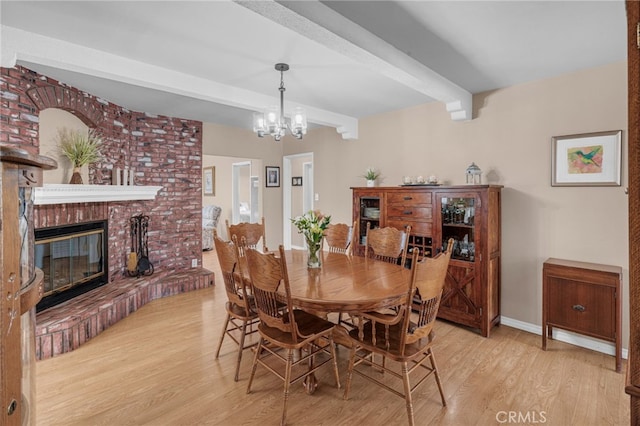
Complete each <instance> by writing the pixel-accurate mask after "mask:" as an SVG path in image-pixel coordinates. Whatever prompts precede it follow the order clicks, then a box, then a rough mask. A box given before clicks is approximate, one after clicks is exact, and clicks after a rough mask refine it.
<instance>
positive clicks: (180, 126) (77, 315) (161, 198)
mask: <svg viewBox="0 0 640 426" xmlns="http://www.w3.org/2000/svg"><path fill="white" fill-rule="evenodd" d="M0 101H1V103H0V123H1V129H0V143H1V144H5V145H13V146H17V147H19V148H22V149H25V150H27V151H29V152H32V153H36V154H37V153H39V145H40V144H39V139H38V135H39V120H38V116H39V112H40V111H41V110H43V109H46V108H61V109H64V110H66V111H69V112H71V113H73V114H74V115H76V116H77V117H78V118H79V119H80V120H81V121H83V122H84V123H85V124H86V125H87V126H89V127H90V128H93V129H95V130H96V131H97V132H98V133H99V134H100V136H101V137H102V139H103V141H104V148H103V153H105V154H106V155H105V158H104V160H103V161H102V162H100V163H96V164H93V165H92V166H91V167H90V168H89V176H90V183H91V184H95V185H110V184H111V170H112V169H113V168H116V167H117V168H121V169H124V168H128V169H133V170H135V183H136V185H149V186H161V187H162V188H161V189H160V190H159V192H158V194H157V196H156V197H155V199H154V200H142V201H108V202H91V203H63V204H52V205H39V206H35V209H34V222H35V223H34V227H35V228H44V227H57V226H62V225H69V224H76V223H84V222H92V221H101V220H106V221H108V236H107V239H108V240H107V245H108V259H107V266H108V271H109V274H108V276H109V283H107V284H106V285H104V286H102V287H100V288H98V289H95V290H92V291H91V292H89V293H86V294H85V295H89V296H85V295H82V296H80V297H78V298H77V299H78V300H76V299H74V300H73V301H72V302H65V303H64V304H62V305H59V306H63V307H65V309H67V311H64V310H63V309H58V311H60V312H59V313H58V314H57V315H56V314H55V312H51V311H54V310H56V309H57V307H55V308H51V309H49V310H47V311H44V312H42V313H40V314H38V318H37V321H36V322H37V330H36V333H37V342H36V345H37V347H36V351H37V354H38V356H39V358H46V357H49V356H55V355H56V354H58V353H62V352H66V351H68V350H72V349H73V348H75V347H77V346H78V345H80V344H81V343H83V342H84V341H86V340H88V339H90V338H91V337H93V336H94V335H95V334H97V333H99V332H100V331H102V330H103V329H104V328H106V327H108V326H109V325H111V324H112V323H113V322H115V321H117V320H118V319H121V318H123V317H125V316H126V315H128V314H129V313H130V312H133V311H135V310H136V309H137V308H138V307H140V306H142V305H144V303H146V302H148V301H150V300H153V299H154V298H157V297H162V296H165V295H171V294H175V293H179V292H182V291H189V290H193V289H196V288H203V287H206V286H210V285H213V275H212V274H211V273H210V272H209V271H206V270H202V269H200V268H192V267H191V262H192V259H196V260H197V261H198V264H199V265H201V264H202V244H201V240H202V227H201V223H202V219H201V215H202V196H201V180H202V160H201V151H202V123H200V122H197V121H192V120H184V119H178V118H172V117H163V116H154V115H150V114H145V113H143V112H135V111H130V110H127V109H126V108H123V107H120V106H118V105H115V104H113V103H111V102H108V101H106V100H104V99H100V98H97V97H95V96H92V95H90V94H88V93H85V92H82V91H80V90H79V89H76V88H73V87H70V86H67V85H65V84H63V83H60V82H58V81H56V80H54V79H51V78H48V77H46V76H43V75H40V74H37V73H35V72H33V71H31V70H28V69H26V68H23V67H15V68H0ZM141 213H142V214H146V215H148V216H149V218H150V220H149V232H148V236H149V252H150V260H151V261H152V262H153V264H154V268H155V273H154V275H153V276H151V277H145V278H132V277H128V276H127V275H126V273H125V271H126V256H127V254H128V251H129V218H130V217H131V216H134V215H137V214H141ZM91 293H94V294H93V295H91ZM91 296H94V297H91Z"/></svg>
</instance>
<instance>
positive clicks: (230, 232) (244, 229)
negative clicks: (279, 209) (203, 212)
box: [225, 217, 267, 256]
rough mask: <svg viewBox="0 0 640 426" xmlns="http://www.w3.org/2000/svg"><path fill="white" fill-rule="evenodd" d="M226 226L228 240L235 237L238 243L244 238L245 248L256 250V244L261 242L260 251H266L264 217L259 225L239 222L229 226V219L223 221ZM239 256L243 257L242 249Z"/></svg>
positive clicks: (242, 248)
mask: <svg viewBox="0 0 640 426" xmlns="http://www.w3.org/2000/svg"><path fill="white" fill-rule="evenodd" d="M225 223H226V225H227V236H228V238H229V240H232V239H233V236H234V235H235V236H236V238H237V239H238V241H241V240H242V239H243V238H244V241H245V244H246V246H247V247H251V248H258V242H260V240H262V251H263V252H266V251H267V242H266V241H267V240H266V236H265V226H264V217H263V218H262V220H261V221H260V222H259V223H249V222H240V223H237V224H235V225H230V224H229V219H226V220H225ZM240 256H244V247H242V246H241V247H240Z"/></svg>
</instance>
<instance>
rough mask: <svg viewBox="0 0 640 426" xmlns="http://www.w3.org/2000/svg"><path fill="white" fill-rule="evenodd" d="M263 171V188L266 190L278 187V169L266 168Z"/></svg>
mask: <svg viewBox="0 0 640 426" xmlns="http://www.w3.org/2000/svg"><path fill="white" fill-rule="evenodd" d="M265 171H266V176H265V186H266V187H267V188H271V187H278V186H280V167H275V166H267V167H265Z"/></svg>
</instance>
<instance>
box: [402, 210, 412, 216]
mask: <svg viewBox="0 0 640 426" xmlns="http://www.w3.org/2000/svg"><path fill="white" fill-rule="evenodd" d="M402 214H404V215H408V214H413V212H412V211H411V210H405V211H403V212H402Z"/></svg>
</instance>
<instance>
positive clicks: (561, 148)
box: [551, 130, 622, 186]
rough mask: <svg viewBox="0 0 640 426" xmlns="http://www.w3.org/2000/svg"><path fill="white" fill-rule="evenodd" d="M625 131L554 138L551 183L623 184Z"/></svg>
mask: <svg viewBox="0 0 640 426" xmlns="http://www.w3.org/2000/svg"><path fill="white" fill-rule="evenodd" d="M621 149H622V130H612V131H608V132H596V133H584V134H580V135H568V136H556V137H553V138H552V139H551V162H552V166H551V186H620V174H621V167H620V164H621V157H622V155H621Z"/></svg>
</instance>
